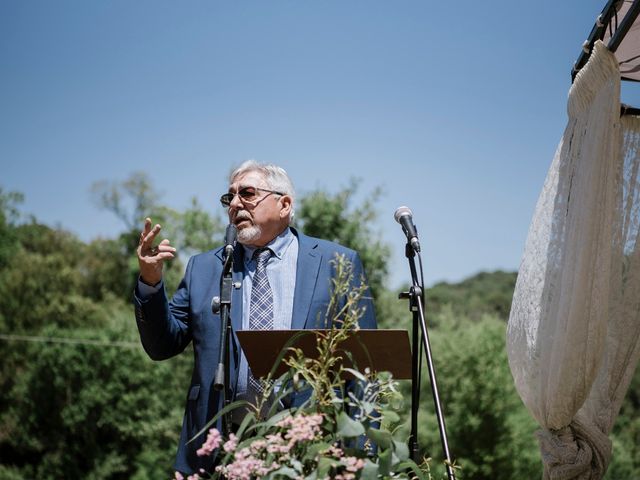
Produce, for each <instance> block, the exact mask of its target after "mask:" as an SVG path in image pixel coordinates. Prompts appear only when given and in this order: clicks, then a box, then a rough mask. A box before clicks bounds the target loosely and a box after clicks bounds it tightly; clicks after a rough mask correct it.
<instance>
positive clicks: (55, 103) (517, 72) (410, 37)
mask: <svg viewBox="0 0 640 480" xmlns="http://www.w3.org/2000/svg"><path fill="white" fill-rule="evenodd" d="M605 3H606V2H605V0H599V1H594V0H563V1H562V2H558V1H556V0H537V1H535V2H506V1H498V0H489V1H484V2H478V1H471V0H469V1H461V2H434V1H432V2H428V1H414V0H401V1H396V2H392V1H345V0H342V1H337V0H333V1H324V0H323V1H264V0H263V1H250V2H230V1H227V2H222V1H206V2H205V1H198V2H195V1H187V2H175V1H136V2H128V1H109V2H86V1H67V0H58V1H56V2H47V1H32V2H19V1H3V2H0V85H1V86H2V88H1V89H0V162H1V167H2V168H1V170H0V171H1V173H0V186H2V187H3V189H6V190H17V191H21V192H23V193H24V194H25V195H26V202H25V204H24V206H23V209H24V211H25V212H27V213H32V214H34V215H35V216H36V217H37V218H38V219H40V220H41V221H43V222H45V223H49V224H52V225H61V226H63V227H64V228H66V229H68V230H70V231H72V232H75V233H76V234H78V235H79V236H80V237H81V238H82V239H84V240H89V239H91V238H94V237H96V236H98V235H102V236H114V235H116V234H117V233H118V232H119V231H121V230H122V229H123V225H121V224H120V223H118V221H117V220H116V219H115V218H114V217H113V216H112V215H110V214H109V213H107V212H102V211H99V210H97V209H96V207H95V206H94V205H93V204H92V203H91V200H90V195H89V187H90V185H91V183H92V182H94V181H97V180H101V179H111V180H120V179H124V178H125V177H127V176H128V175H129V174H130V173H131V172H134V171H145V172H147V174H148V175H149V176H150V177H151V179H152V180H153V182H154V184H155V186H156V187H157V188H158V189H159V190H160V191H161V192H162V193H163V201H164V202H165V203H166V204H168V205H170V206H172V207H175V208H178V209H180V208H184V207H186V206H187V205H188V203H189V199H190V198H191V197H192V196H196V197H197V198H198V199H199V200H200V202H201V203H202V204H203V205H205V206H206V207H207V209H208V210H210V211H211V212H217V211H219V204H218V202H217V198H218V197H219V195H220V194H221V192H223V191H225V190H226V186H227V185H226V175H227V173H228V172H229V169H230V167H231V166H233V165H236V164H238V163H239V162H241V161H243V160H245V159H248V158H254V159H256V160H259V161H265V162H273V163H278V164H280V165H282V166H283V167H285V168H286V169H287V171H288V172H289V173H290V175H291V177H292V178H293V180H294V183H295V185H296V188H297V190H298V192H299V193H300V194H304V193H305V192H309V191H311V190H313V189H315V188H325V189H327V190H329V191H336V190H338V189H339V188H341V187H344V186H346V185H347V184H348V181H349V179H350V178H352V177H358V178H361V179H362V184H361V192H362V193H363V194H366V193H367V192H370V191H371V190H372V189H373V188H374V187H376V186H381V187H382V188H383V190H384V192H385V194H384V195H383V197H382V198H381V200H380V202H379V204H378V209H379V212H380V219H379V222H378V224H377V225H376V228H378V229H379V230H380V232H381V234H382V235H383V238H384V239H385V240H386V241H387V242H388V243H389V244H390V245H391V246H392V249H393V255H392V258H391V262H390V265H391V279H390V285H394V286H395V285H398V284H399V283H400V282H403V281H404V280H406V279H408V268H407V266H406V261H405V259H404V238H403V235H402V233H401V229H400V226H399V225H397V224H396V223H395V222H394V220H393V212H394V211H395V209H396V208H397V207H398V206H400V205H407V206H409V207H410V208H411V209H412V210H413V212H414V220H415V223H416V225H417V227H418V231H419V233H420V237H421V243H422V247H423V259H424V264H425V267H426V279H427V282H428V283H429V284H432V283H433V282H435V281H439V280H449V281H458V280H460V279H462V278H464V277H466V276H469V275H471V274H474V273H476V272H478V271H481V270H494V269H498V268H500V269H508V270H516V269H517V268H518V265H519V262H520V256H521V254H522V250H523V247H524V241H525V238H526V234H527V229H528V226H529V222H530V220H531V216H532V213H533V209H534V206H535V202H536V199H537V196H538V194H539V191H540V189H541V187H542V183H543V180H544V177H545V174H546V171H547V168H548V166H549V164H550V162H551V159H552V157H553V154H554V151H555V148H556V145H557V143H558V141H559V139H560V137H561V135H562V131H563V129H564V126H565V124H566V98H567V93H568V90H569V87H570V70H571V66H572V64H573V62H574V61H575V60H576V59H577V57H578V54H579V53H580V48H581V44H582V42H583V41H584V40H585V38H586V37H587V35H588V34H589V32H590V30H591V27H592V25H593V22H594V19H595V18H596V16H597V15H598V13H599V12H600V11H601V10H602V8H603V6H604V4H605ZM638 88H640V87H638ZM624 92H625V93H624V95H623V100H624V101H627V102H628V103H632V104H634V103H635V105H636V106H640V96H639V95H638V94H637V92H634V91H633V89H632V88H628V87H626V86H625V90H624ZM634 100H636V101H635V102H634Z"/></svg>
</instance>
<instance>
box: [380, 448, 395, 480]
mask: <svg viewBox="0 0 640 480" xmlns="http://www.w3.org/2000/svg"><path fill="white" fill-rule="evenodd" d="M391 454H392V452H391V449H388V450H383V451H382V452H380V453H379V454H378V466H379V468H380V475H382V476H383V477H384V476H386V475H389V473H390V472H391Z"/></svg>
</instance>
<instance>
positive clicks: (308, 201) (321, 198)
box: [296, 180, 390, 306]
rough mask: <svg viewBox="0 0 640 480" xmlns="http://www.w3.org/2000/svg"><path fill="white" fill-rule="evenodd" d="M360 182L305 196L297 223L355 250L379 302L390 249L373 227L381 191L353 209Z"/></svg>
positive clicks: (304, 229)
mask: <svg viewBox="0 0 640 480" xmlns="http://www.w3.org/2000/svg"><path fill="white" fill-rule="evenodd" d="M357 190H358V182H357V181H355V180H352V181H351V183H350V185H349V186H348V187H346V188H344V189H342V190H340V191H339V192H338V193H336V194H333V195H332V194H329V193H327V192H325V191H323V190H316V191H314V192H311V193H309V194H307V195H305V196H304V197H303V198H301V199H300V200H299V202H298V205H297V207H296V223H297V224H299V225H300V227H301V228H302V230H303V231H304V232H305V233H306V234H307V235H311V236H315V237H319V238H324V239H326V240H331V241H334V242H338V243H340V244H342V245H344V246H346V247H349V248H352V249H354V250H356V251H357V252H358V253H359V254H360V258H361V259H362V264H363V265H364V269H365V271H366V272H367V277H368V278H367V280H368V283H369V286H370V287H371V291H372V293H373V298H374V299H377V298H378V295H379V293H380V292H381V291H382V290H383V282H384V281H385V278H386V275H387V271H388V270H387V268H388V267H387V258H389V253H390V249H389V246H388V245H387V244H385V243H384V242H383V241H382V240H381V238H380V234H379V232H376V231H375V230H374V228H373V224H374V222H375V220H376V218H377V211H376V209H375V206H374V205H375V202H376V200H377V199H378V198H379V196H380V190H375V191H374V192H373V193H372V194H370V195H369V196H368V197H366V198H365V199H364V200H363V202H362V203H361V204H360V205H359V206H356V207H354V206H353V205H352V204H353V202H354V197H355V195H356V193H357ZM376 306H377V305H376Z"/></svg>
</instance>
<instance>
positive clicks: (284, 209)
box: [280, 195, 293, 218]
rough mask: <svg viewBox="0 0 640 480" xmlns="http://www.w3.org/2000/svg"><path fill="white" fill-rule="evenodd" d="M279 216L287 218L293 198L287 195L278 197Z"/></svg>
mask: <svg viewBox="0 0 640 480" xmlns="http://www.w3.org/2000/svg"><path fill="white" fill-rule="evenodd" d="M280 205H281V207H280V218H289V215H290V214H291V209H292V208H293V200H292V199H291V197H290V196H289V195H282V196H281V197H280Z"/></svg>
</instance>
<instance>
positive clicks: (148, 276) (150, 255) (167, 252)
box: [136, 218, 176, 285]
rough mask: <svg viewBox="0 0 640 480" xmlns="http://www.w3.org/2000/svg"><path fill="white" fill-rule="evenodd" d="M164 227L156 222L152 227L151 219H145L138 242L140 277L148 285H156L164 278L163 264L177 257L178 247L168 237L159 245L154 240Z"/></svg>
mask: <svg viewBox="0 0 640 480" xmlns="http://www.w3.org/2000/svg"><path fill="white" fill-rule="evenodd" d="M161 229H162V227H161V226H160V225H159V224H156V225H155V226H154V227H153V228H151V219H150V218H145V219H144V229H143V230H142V232H141V233H140V242H139V243H138V248H137V250H136V251H137V254H138V265H139V266H140V279H141V280H142V281H143V282H144V283H146V284H147V285H156V284H158V283H160V280H162V264H163V263H164V261H165V260H167V259H172V258H173V257H175V253H176V249H175V248H173V247H172V246H171V245H170V244H169V243H170V242H169V240H167V239H166V238H165V239H164V240H162V241H161V242H160V243H159V244H158V246H157V247H154V246H153V241H154V240H155V238H156V237H157V236H158V234H159V233H160V230H161Z"/></svg>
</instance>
